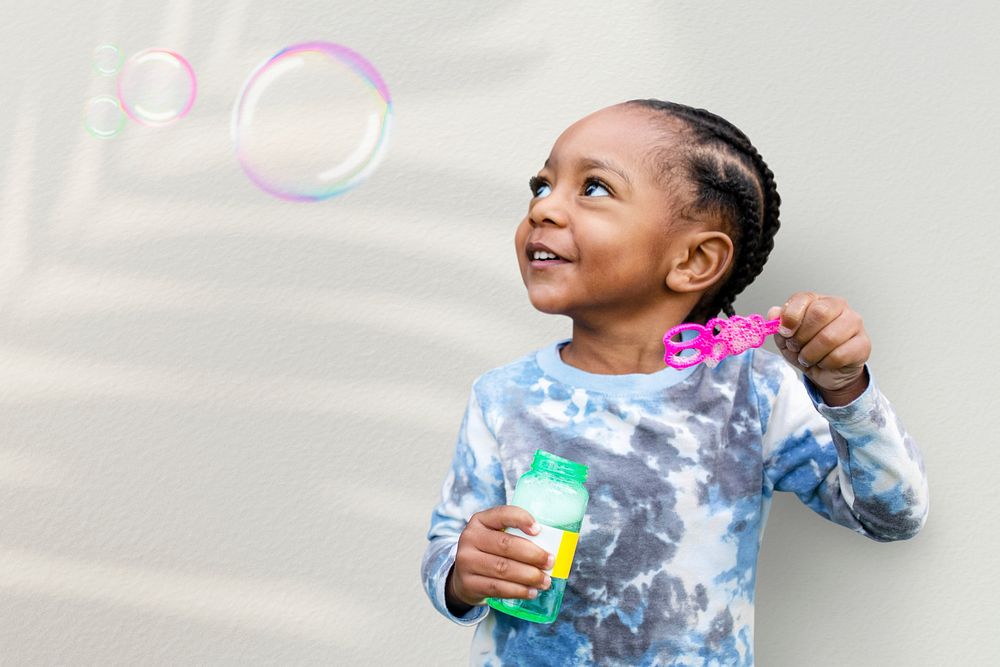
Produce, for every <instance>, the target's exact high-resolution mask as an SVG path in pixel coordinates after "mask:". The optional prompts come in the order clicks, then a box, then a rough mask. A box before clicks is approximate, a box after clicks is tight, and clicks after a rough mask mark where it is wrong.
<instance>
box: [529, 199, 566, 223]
mask: <svg viewBox="0 0 1000 667" xmlns="http://www.w3.org/2000/svg"><path fill="white" fill-rule="evenodd" d="M528 219H529V220H530V221H531V224H532V226H534V227H537V226H539V225H543V224H545V223H550V224H553V225H556V226H558V227H565V226H566V223H567V221H568V220H569V215H568V214H567V213H566V207H565V206H564V205H563V204H562V203H561V202H559V201H558V200H557V199H556V193H555V192H553V193H552V194H550V195H549V196H547V197H543V198H541V199H539V200H538V201H536V202H535V203H534V204H532V205H531V210H529V211H528Z"/></svg>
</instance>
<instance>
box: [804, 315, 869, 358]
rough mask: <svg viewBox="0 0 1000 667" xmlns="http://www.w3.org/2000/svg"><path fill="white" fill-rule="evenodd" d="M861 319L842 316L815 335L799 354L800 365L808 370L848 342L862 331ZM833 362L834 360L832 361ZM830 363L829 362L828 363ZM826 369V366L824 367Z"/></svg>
mask: <svg viewBox="0 0 1000 667" xmlns="http://www.w3.org/2000/svg"><path fill="white" fill-rule="evenodd" d="M859 320H860V318H854V317H850V316H849V315H846V314H841V315H840V316H838V317H837V318H836V319H835V320H833V321H832V322H830V323H829V324H827V325H826V326H824V327H823V328H822V329H820V330H819V331H817V332H816V333H815V335H813V336H812V337H811V338H810V339H809V340H808V342H807V343H806V345H805V347H803V348H801V349H800V350H799V353H798V361H799V365H800V366H803V367H806V368H808V367H809V366H814V365H816V364H818V363H819V362H820V360H822V359H824V358H825V357H826V356H827V355H829V354H830V353H831V352H833V351H834V350H836V349H837V348H838V347H840V346H841V345H843V344H844V343H846V342H848V341H849V340H851V339H852V338H854V336H856V335H857V334H858V333H859V331H860V330H861V323H860V321H859ZM830 361H831V362H832V361H833V360H830ZM828 363H829V362H828ZM824 368H825V366H824Z"/></svg>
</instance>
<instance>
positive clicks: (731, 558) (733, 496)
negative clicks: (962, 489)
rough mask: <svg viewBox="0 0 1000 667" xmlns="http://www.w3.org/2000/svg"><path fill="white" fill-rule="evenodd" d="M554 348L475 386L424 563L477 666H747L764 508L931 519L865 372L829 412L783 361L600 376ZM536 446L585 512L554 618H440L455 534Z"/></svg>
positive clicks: (750, 356)
mask: <svg viewBox="0 0 1000 667" xmlns="http://www.w3.org/2000/svg"><path fill="white" fill-rule="evenodd" d="M566 342H567V341H561V342H559V343H555V344H553V345H551V346H549V347H546V348H543V349H542V350H539V351H538V352H534V353H531V354H529V355H526V356H524V357H522V358H521V359H519V360H517V361H515V362H513V363H511V364H508V365H506V366H503V367H500V368H496V369H494V370H492V371H489V372H487V373H485V374H484V375H482V376H481V377H480V378H478V379H477V380H476V382H475V383H474V384H473V390H472V395H471V397H470V400H469V405H468V408H467V411H466V413H465V417H464V419H463V421H462V426H461V429H460V432H459V435H458V442H457V445H456V451H455V455H454V460H453V462H452V464H451V469H450V471H449V472H448V475H447V478H446V480H445V483H444V486H443V489H442V494H441V502H440V503H439V504H438V505H437V506H436V507H435V508H434V511H433V514H432V517H431V528H430V532H429V534H428V538H429V540H430V543H429V545H428V547H427V550H426V553H425V555H424V559H423V564H422V575H423V581H424V587H425V588H426V590H427V593H428V595H429V596H430V598H431V601H432V602H433V604H434V606H435V607H436V608H437V609H438V611H440V612H441V613H442V614H444V615H445V616H446V617H448V618H449V619H451V620H453V621H454V622H456V623H458V624H460V625H474V624H478V627H476V632H475V636H474V638H473V643H472V663H473V664H486V665H501V664H502V665H530V666H531V667H541V666H543V665H558V666H560V667H562V666H564V665H586V664H599V665H629V666H632V665H725V666H727V667H729V666H732V665H753V662H754V659H753V617H754V606H753V605H754V584H755V579H756V565H757V554H758V552H759V549H760V543H761V537H762V535H763V531H764V523H765V521H766V519H767V514H768V509H769V507H770V504H771V497H772V495H773V494H774V492H775V491H791V492H792V493H794V494H795V495H797V496H798V497H799V498H800V499H801V500H802V502H804V503H805V504H806V505H807V506H809V507H810V508H811V509H812V510H813V511H815V512H816V513H817V514H819V515H821V516H823V517H824V518H826V519H829V520H831V521H834V522H836V523H838V524H841V525H843V526H846V527H848V528H850V529H851V530H853V531H855V532H857V533H860V534H862V535H864V536H866V537H869V538H871V539H873V540H876V541H880V542H882V541H890V540H902V539H907V538H910V537H912V536H913V535H915V534H916V533H917V531H918V530H920V528H921V527H922V526H923V524H924V521H925V520H926V516H927V508H928V491H927V481H926V477H925V475H924V467H923V461H922V459H921V455H920V452H919V450H918V449H917V447H916V444H915V443H914V441H913V439H912V438H911V437H910V436H909V435H908V434H907V433H906V431H905V429H904V428H903V425H902V423H901V422H900V421H899V420H898V419H897V417H896V415H895V414H894V412H893V410H892V408H891V406H890V405H889V403H888V402H887V401H886V399H885V397H884V396H883V395H882V394H881V393H880V392H879V390H878V388H877V387H876V385H875V382H874V379H872V380H870V382H869V386H868V388H867V390H866V391H865V393H864V394H862V395H861V396H860V397H859V398H857V399H856V400H855V401H853V402H852V403H851V404H849V405H846V406H842V407H830V406H828V405H825V404H824V403H823V402H822V399H821V397H820V395H819V394H818V392H817V391H816V389H815V387H813V386H811V385H810V384H809V383H808V382H803V381H802V380H800V379H799V376H798V375H797V374H796V372H795V371H794V370H793V369H792V368H791V366H789V365H788V364H787V363H786V362H785V361H784V360H783V359H782V358H781V357H779V356H777V355H775V354H772V353H770V352H766V351H763V350H749V351H747V352H745V353H743V354H741V355H739V356H736V357H730V358H728V359H726V360H724V361H723V362H722V363H721V364H719V365H718V366H717V367H716V368H714V369H710V368H708V367H707V366H705V365H704V364H700V365H698V366H696V367H694V368H690V369H685V370H674V369H672V368H664V369H663V370H662V371H659V372H657V373H652V374H648V375H643V374H634V375H596V374H592V373H587V372H584V371H582V370H579V369H577V368H575V367H572V366H570V365H568V364H566V363H565V362H563V361H562V359H561V357H560V354H559V349H560V348H561V347H562V346H563V345H564V344H565V343H566ZM539 448H541V449H545V450H547V451H550V452H552V453H555V454H558V455H560V456H564V457H566V458H569V459H573V460H575V461H579V462H581V463H584V464H586V465H587V466H589V478H588V480H587V484H586V486H587V488H588V490H589V492H590V504H589V505H588V508H587V514H586V517H585V519H584V522H583V527H582V528H581V531H580V541H579V545H578V547H577V552H576V558H575V560H574V562H573V568H572V571H571V572H570V575H569V581H568V585H567V589H566V594H565V598H564V600H563V606H562V610H561V611H560V613H559V617H558V618H557V619H556V621H555V623H552V624H550V625H542V624H537V623H530V622H527V621H522V620H519V619H517V618H514V617H512V616H508V615H506V614H502V613H498V612H495V611H491V610H490V609H489V607H486V606H477V607H473V609H472V610H471V611H469V612H468V613H467V614H466V615H465V616H462V617H456V616H454V615H453V614H451V613H450V612H449V610H448V608H447V606H446V604H445V594H444V586H445V579H446V577H447V575H448V571H449V569H450V568H451V566H452V564H453V563H454V559H455V551H456V548H457V542H458V537H459V535H460V534H461V532H462V529H463V528H464V527H465V525H466V522H467V521H468V519H469V518H470V517H471V516H472V514H474V513H475V512H478V511H480V510H484V509H487V508H489V507H494V506H496V505H504V504H506V503H507V502H508V501H509V499H510V498H511V497H512V494H513V489H514V485H515V483H516V482H517V478H518V477H519V476H520V475H521V474H522V473H524V472H525V471H526V470H527V469H528V468H529V467H530V465H531V460H532V456H533V454H534V451H535V450H536V449H539Z"/></svg>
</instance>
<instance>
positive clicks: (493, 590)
mask: <svg viewBox="0 0 1000 667" xmlns="http://www.w3.org/2000/svg"><path fill="white" fill-rule="evenodd" d="M465 590H466V591H468V594H470V595H476V596H479V599H477V600H472V601H466V602H467V603H468V604H479V603H481V602H482V601H483V598H505V599H511V598H516V599H519V600H533V599H534V598H536V597H538V590H537V589H535V588H532V587H530V586H523V585H521V584H516V583H513V582H511V581H504V580H503V579H494V578H492V577H485V576H482V575H476V574H473V575H469V576H468V577H467V583H466V585H465Z"/></svg>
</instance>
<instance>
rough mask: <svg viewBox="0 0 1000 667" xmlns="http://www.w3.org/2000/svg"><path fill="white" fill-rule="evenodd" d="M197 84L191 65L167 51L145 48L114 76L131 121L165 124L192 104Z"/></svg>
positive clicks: (186, 111) (146, 123)
mask: <svg viewBox="0 0 1000 667" xmlns="http://www.w3.org/2000/svg"><path fill="white" fill-rule="evenodd" d="M197 89H198V84H197V82H196V80H195V76H194V70H193V69H192V68H191V64H190V63H189V62H188V61H187V60H186V59H185V58H184V57H183V56H181V55H180V54H177V53H174V52H173V51H168V50H167V49H146V50H145V51H140V52H139V53H137V54H135V55H134V56H132V57H131V58H129V59H128V61H127V62H126V63H125V66H124V67H123V68H122V71H121V74H119V75H118V100H119V101H120V102H121V105H122V108H123V109H124V110H125V113H127V114H128V116H129V118H131V119H132V120H134V121H136V122H138V123H142V124H143V125H151V126H158V125H167V124H168V123H172V122H174V121H176V120H178V119H179V118H183V117H184V116H185V115H186V114H187V113H188V111H190V110H191V107H192V106H193V105H194V98H195V95H196V94H197Z"/></svg>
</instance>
